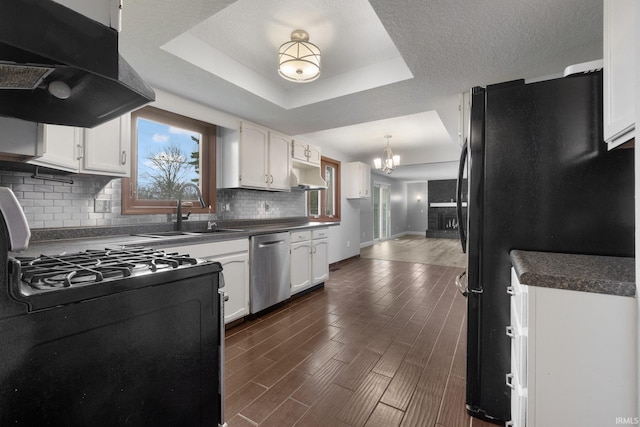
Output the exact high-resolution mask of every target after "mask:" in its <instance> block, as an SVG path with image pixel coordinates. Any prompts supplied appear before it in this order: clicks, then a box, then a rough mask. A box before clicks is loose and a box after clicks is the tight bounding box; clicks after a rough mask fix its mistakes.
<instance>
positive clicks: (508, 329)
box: [505, 326, 513, 339]
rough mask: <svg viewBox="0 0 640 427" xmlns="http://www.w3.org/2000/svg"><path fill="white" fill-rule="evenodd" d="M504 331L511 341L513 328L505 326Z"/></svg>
mask: <svg viewBox="0 0 640 427" xmlns="http://www.w3.org/2000/svg"><path fill="white" fill-rule="evenodd" d="M505 330H506V331H505V332H506V334H507V336H508V337H509V338H511V339H513V326H507V327H506V328H505Z"/></svg>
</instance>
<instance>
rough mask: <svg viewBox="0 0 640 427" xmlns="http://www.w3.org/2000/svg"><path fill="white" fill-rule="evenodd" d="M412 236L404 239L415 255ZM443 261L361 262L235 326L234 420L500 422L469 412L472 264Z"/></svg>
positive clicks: (228, 370) (439, 425)
mask: <svg viewBox="0 0 640 427" xmlns="http://www.w3.org/2000/svg"><path fill="white" fill-rule="evenodd" d="M414 238H415V236H408V237H407V238H406V239H405V238H401V239H400V240H401V241H396V242H395V243H394V245H399V246H400V247H402V246H403V245H404V247H405V248H406V247H407V246H410V247H411V248H412V249H409V250H407V251H405V252H406V253H408V254H413V255H410V256H409V255H407V257H414V256H417V255H415V252H417V251H419V250H424V247H423V245H421V244H420V242H417V239H414ZM405 240H406V241H405ZM414 240H416V241H414ZM422 240H444V239H425V238H424V237H422ZM385 243H386V242H385ZM422 243H424V242H422ZM437 243H438V242H429V245H427V246H429V250H431V251H434V249H433V246H434V245H436V244H437ZM446 243H447V242H444V243H443V245H441V246H443V247H446ZM383 244H384V243H383ZM374 246H377V245H374ZM388 246H391V245H388ZM420 247H422V249H418V248H420ZM375 249H378V248H375ZM446 250H447V249H443V251H445V252H446ZM385 251H386V252H387V254H386V256H388V257H390V258H391V257H393V258H394V259H395V258H398V259H399V258H401V256H400V255H398V254H397V252H400V251H401V249H399V250H398V251H396V250H395V249H394V250H391V249H385ZM392 253H395V255H393V254H392ZM377 256H379V257H383V255H377ZM429 256H432V257H433V256H436V257H437V256H438V255H437V254H431V255H429ZM458 256H459V257H460V256H461V254H459V255H458ZM423 257H427V255H423ZM462 259H463V256H462ZM441 262H442V263H443V264H445V265H435V264H426V263H421V262H416V261H410V262H406V261H399V260H389V259H375V258H359V259H357V260H354V261H352V262H349V263H346V264H343V265H341V266H340V267H339V268H336V269H335V270H334V271H331V273H330V277H329V280H327V281H326V282H325V287H324V288H323V289H318V290H316V291H313V292H311V293H309V294H306V295H304V296H302V297H300V298H297V299H295V300H293V301H291V302H289V303H288V304H286V305H285V306H283V307H281V308H279V309H277V310H275V311H272V312H271V313H268V314H266V315H264V316H261V317H259V318H258V319H255V320H252V321H248V322H245V323H243V324H241V325H238V326H236V327H233V328H231V329H229V330H227V334H226V353H225V354H226V363H225V379H226V399H225V418H226V420H227V422H228V425H229V427H236V426H281V427H282V426H304V427H306V426H310V427H312V426H323V427H324V426H368V427H373V426H380V427H393V426H420V427H427V426H428V427H431V426H434V427H454V426H455V427H457V426H474V427H486V426H492V424H488V423H484V422H481V421H478V420H475V419H472V418H470V417H469V416H468V415H467V414H466V412H465V408H464V390H465V380H464V376H465V343H466V341H465V330H466V329H465V313H466V301H465V299H464V298H463V297H462V296H461V295H460V294H459V293H458V292H457V291H456V289H455V286H454V278H455V276H456V275H457V274H459V273H460V272H461V271H462V268H460V267H456V266H450V265H446V263H447V262H448V263H454V262H459V260H453V261H452V260H451V259H449V260H448V261H446V260H445V261H441ZM454 265H455V264H454Z"/></svg>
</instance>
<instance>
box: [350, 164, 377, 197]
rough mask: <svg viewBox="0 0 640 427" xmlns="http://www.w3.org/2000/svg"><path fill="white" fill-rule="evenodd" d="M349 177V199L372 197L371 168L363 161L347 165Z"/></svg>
mask: <svg viewBox="0 0 640 427" xmlns="http://www.w3.org/2000/svg"><path fill="white" fill-rule="evenodd" d="M345 175H346V179H347V196H346V197H347V199H362V198H369V197H371V168H370V167H369V166H367V165H366V164H364V163H362V162H349V163H347V164H346V165H345Z"/></svg>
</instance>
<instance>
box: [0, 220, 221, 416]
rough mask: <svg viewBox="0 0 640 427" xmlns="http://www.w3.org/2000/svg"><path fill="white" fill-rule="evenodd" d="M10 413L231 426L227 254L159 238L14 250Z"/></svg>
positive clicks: (0, 324)
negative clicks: (33, 252) (55, 250)
mask: <svg viewBox="0 0 640 427" xmlns="http://www.w3.org/2000/svg"><path fill="white" fill-rule="evenodd" d="M9 234H10V233H9V232H8V229H7V227H6V223H5V220H4V218H1V217H0V268H1V269H2V270H3V271H2V274H1V275H0V343H1V345H0V425H14V424H15V425H29V426H31V425H38V426H88V425H91V426H124V425H127V426H129V425H134V426H183V425H188V426H216V425H218V426H220V425H224V421H223V419H224V416H223V403H222V402H223V394H224V390H223V375H222V372H223V371H222V368H223V360H224V359H223V355H224V322H223V309H224V306H223V304H224V295H223V294H222V293H221V291H220V290H219V288H220V287H221V285H223V283H224V281H223V279H222V274H221V271H222V268H221V266H220V264H219V263H217V262H212V261H203V260H199V259H195V258H192V257H190V256H189V255H188V254H176V253H167V252H164V251H161V250H157V249H153V248H143V247H135V248H110V249H100V250H84V251H80V252H76V253H70V254H62V255H41V256H37V257H20V258H9V257H8V251H9V249H10V246H9V245H8V243H7V242H9V241H10V239H9Z"/></svg>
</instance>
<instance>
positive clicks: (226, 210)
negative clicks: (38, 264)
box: [0, 171, 307, 228]
mask: <svg viewBox="0 0 640 427" xmlns="http://www.w3.org/2000/svg"><path fill="white" fill-rule="evenodd" d="M0 186H5V187H9V188H11V189H12V190H13V192H14V193H15V194H16V197H17V198H18V200H19V201H20V204H21V205H22V207H23V209H24V212H25V215H26V217H27V221H28V222H29V226H30V227H31V228H60V227H80V226H110V225H128V224H144V223H165V222H175V215H167V214H160V215H121V214H120V208H121V205H122V204H121V199H120V191H121V186H120V179H119V178H116V179H109V178H106V177H94V176H80V175H75V176H73V184H68V183H60V182H49V181H44V180H42V179H34V178H31V175H30V174H29V173H26V172H10V171H0ZM96 198H100V199H108V200H110V201H111V212H106V213H96V212H94V199H96ZM306 198H307V193H305V192H302V191H292V192H290V193H285V192H267V191H253V190H240V189H218V198H217V206H218V212H217V213H215V214H213V215H212V216H213V218H214V219H215V220H236V219H238V220H239V219H277V218H291V217H301V216H305V214H306ZM191 218H192V219H193V220H197V221H207V219H208V215H207V214H194V215H192V216H191Z"/></svg>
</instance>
